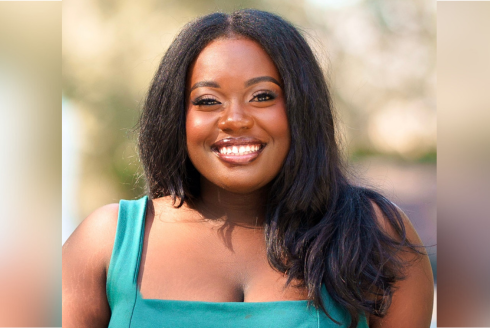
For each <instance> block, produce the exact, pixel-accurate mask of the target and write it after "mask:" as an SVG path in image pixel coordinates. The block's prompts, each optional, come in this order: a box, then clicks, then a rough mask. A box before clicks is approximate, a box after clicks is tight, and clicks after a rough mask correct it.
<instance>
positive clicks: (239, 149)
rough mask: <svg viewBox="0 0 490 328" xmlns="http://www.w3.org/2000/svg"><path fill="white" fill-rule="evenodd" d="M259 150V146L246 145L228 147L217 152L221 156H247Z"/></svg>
mask: <svg viewBox="0 0 490 328" xmlns="http://www.w3.org/2000/svg"><path fill="white" fill-rule="evenodd" d="M259 149H260V145H251V146H250V145H246V146H230V147H222V148H219V149H218V151H219V153H220V154H223V155H247V154H250V153H254V152H257V151H258V150H259Z"/></svg>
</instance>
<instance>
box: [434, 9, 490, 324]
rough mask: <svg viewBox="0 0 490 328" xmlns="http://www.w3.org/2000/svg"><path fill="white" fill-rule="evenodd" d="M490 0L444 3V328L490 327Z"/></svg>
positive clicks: (440, 43)
mask: <svg viewBox="0 0 490 328" xmlns="http://www.w3.org/2000/svg"><path fill="white" fill-rule="evenodd" d="M489 18H490V2H488V1H483V2H478V1H469V2H466V1H457V2H438V5H437V36H438V40H437V49H438V54H437V77H438V82H437V99H438V100H437V106H438V122H439V142H438V150H439V153H438V159H439V160H438V163H439V164H438V169H437V173H438V177H437V180H438V183H437V184H438V188H439V192H438V197H437V198H438V199H437V201H438V206H437V208H438V216H439V222H438V223H439V224H438V250H439V252H438V254H439V255H438V263H439V272H440V274H439V278H438V286H439V288H438V290H439V300H440V301H439V308H438V314H439V317H438V324H439V325H440V326H441V327H490V311H489V310H490V279H489V277H490V256H489V249H490V238H489V234H490V219H489V214H488V213H489V212H488V207H487V206H488V202H489V199H490V170H489V167H490V156H489V155H490V152H489V150H490V126H489V122H490V92H489V91H490V61H489V58H490V42H489V37H488V35H489V31H490V19H489Z"/></svg>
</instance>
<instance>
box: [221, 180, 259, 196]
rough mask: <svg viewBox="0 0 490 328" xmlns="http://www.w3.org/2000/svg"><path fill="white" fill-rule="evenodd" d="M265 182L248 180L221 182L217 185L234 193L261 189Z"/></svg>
mask: <svg viewBox="0 0 490 328" xmlns="http://www.w3.org/2000/svg"><path fill="white" fill-rule="evenodd" d="M265 185H266V184H265V183H250V181H243V182H242V181H236V180H235V181H233V183H223V184H219V185H218V186H219V187H221V188H223V189H224V190H226V191H229V192H232V193H236V194H249V193H252V192H255V191H258V190H259V189H262V188H263V187H264V186H265Z"/></svg>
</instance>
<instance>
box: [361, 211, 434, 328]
mask: <svg viewBox="0 0 490 328" xmlns="http://www.w3.org/2000/svg"><path fill="white" fill-rule="evenodd" d="M373 207H374V211H375V213H376V218H377V220H378V223H379V225H380V227H381V228H382V229H384V230H385V232H386V233H387V234H388V235H390V236H391V237H393V238H394V239H398V238H399V236H398V234H397V233H396V232H395V230H394V229H393V227H392V226H391V224H390V223H389V221H388V219H387V218H386V217H385V216H384V215H383V212H382V211H381V209H380V208H379V207H378V206H377V205H376V204H374V203H373ZM395 208H396V210H397V211H398V214H399V215H400V216H401V218H402V220H403V224H404V226H405V231H406V237H407V239H408V241H409V242H410V243H411V244H413V245H415V246H420V247H422V246H423V245H422V241H421V240H420V237H419V236H418V234H417V232H416V230H415V228H414V227H413V225H412V223H411V222H410V219H409V218H408V216H407V215H406V214H405V213H403V211H402V210H401V209H400V208H399V207H397V206H396V205H395ZM420 250H423V249H422V248H421V249H420ZM401 257H402V259H403V260H405V261H406V262H407V264H408V266H407V268H406V270H405V272H404V275H405V279H403V280H401V281H399V282H398V283H397V284H396V290H395V293H394V295H393V299H392V303H391V306H390V308H389V309H388V312H387V314H386V315H385V316H384V317H383V318H379V317H375V316H371V317H370V320H369V323H370V324H369V327H371V328H378V327H383V328H388V327H398V328H405V327H407V328H409V327H420V328H424V327H425V328H428V327H429V326H430V323H431V318H432V307H433V299H434V280H433V275H432V268H431V266H430V261H429V258H428V256H427V255H426V254H424V252H422V253H414V252H411V251H407V252H404V253H402V254H401Z"/></svg>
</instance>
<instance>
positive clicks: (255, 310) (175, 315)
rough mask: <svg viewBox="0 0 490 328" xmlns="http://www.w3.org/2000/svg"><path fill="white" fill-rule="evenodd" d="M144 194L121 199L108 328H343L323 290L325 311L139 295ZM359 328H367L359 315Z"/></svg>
mask: <svg viewBox="0 0 490 328" xmlns="http://www.w3.org/2000/svg"><path fill="white" fill-rule="evenodd" d="M147 203H148V198H147V197H143V198H141V199H139V200H134V201H127V200H121V201H120V203H119V215H118V222H117V232H116V239H115V242H114V249H113V251H112V257H111V262H110V265H109V271H108V274H107V286H106V287H107V288H106V291H107V298H108V301H109V305H110V307H111V311H112V315H111V321H110V323H109V328H123V327H134V328H145V327H159V328H192V327H199V328H228V327H232V328H242V327H243V328H245V327H252V328H307V327H308V328H310V327H311V328H313V327H316V328H320V327H321V328H345V327H348V323H349V322H350V317H349V316H348V314H347V313H346V312H345V311H343V310H342V309H341V308H340V307H339V306H338V305H337V304H336V303H335V302H333V300H332V299H331V298H330V296H329V295H328V293H327V292H326V289H325V288H323V297H324V301H325V304H326V307H327V311H328V313H329V314H330V315H331V316H332V317H333V318H334V319H336V320H337V321H340V322H342V325H337V324H335V323H334V322H333V321H332V320H330V319H329V318H328V317H327V316H326V315H325V313H323V311H319V310H317V309H316V308H315V307H313V306H308V302H307V301H279V302H254V303H252V302H199V301H176V300H155V299H143V298H142V297H141V294H140V293H139V290H138V282H137V280H138V272H139V266H140V260H141V252H142V247H143V238H144V227H145V216H146V208H147ZM358 328H368V325H367V322H366V318H365V317H364V316H363V317H362V320H361V322H360V323H359V325H358Z"/></svg>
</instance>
